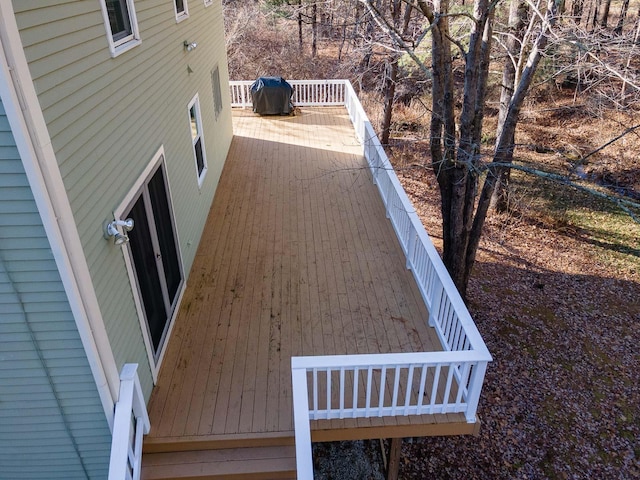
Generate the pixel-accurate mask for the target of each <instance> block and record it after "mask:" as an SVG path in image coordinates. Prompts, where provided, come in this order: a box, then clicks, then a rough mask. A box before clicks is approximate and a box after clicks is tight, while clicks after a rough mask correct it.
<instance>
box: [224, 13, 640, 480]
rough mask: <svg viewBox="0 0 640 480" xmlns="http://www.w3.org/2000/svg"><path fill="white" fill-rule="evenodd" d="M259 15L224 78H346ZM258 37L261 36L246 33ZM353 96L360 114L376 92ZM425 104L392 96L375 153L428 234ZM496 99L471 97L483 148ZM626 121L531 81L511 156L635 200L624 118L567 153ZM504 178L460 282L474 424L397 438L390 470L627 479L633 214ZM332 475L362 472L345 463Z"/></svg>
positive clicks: (432, 208) (633, 139)
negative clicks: (480, 372)
mask: <svg viewBox="0 0 640 480" xmlns="http://www.w3.org/2000/svg"><path fill="white" fill-rule="evenodd" d="M269 28H270V29H271V33H269V31H265V30H263V29H257V28H256V29H255V30H254V31H253V33H252V34H251V35H252V38H251V45H253V46H254V48H253V49H252V52H253V53H252V52H251V51H249V50H248V49H245V50H243V51H242V56H241V57H237V58H236V61H235V62H234V61H232V62H231V67H230V71H231V75H232V78H233V79H247V78H249V79H251V78H255V77H257V76H259V75H274V74H278V75H283V76H285V77H286V78H315V77H318V76H319V77H321V78H336V77H340V78H344V77H348V73H349V71H350V68H351V67H349V66H348V65H347V64H340V63H337V62H336V60H335V49H334V50H333V51H331V50H330V49H329V50H323V49H322V48H321V50H320V56H319V58H317V59H314V60H311V59H309V57H308V56H304V55H302V56H301V55H296V54H295V49H294V48H292V47H290V46H287V41H288V42H289V45H291V44H293V46H295V39H294V38H292V37H291V35H292V34H291V32H293V31H295V29H293V28H291V29H289V30H288V33H286V34H285V32H283V30H278V27H277V25H275V24H273V25H270V27H269ZM274 32H276V34H275V35H274ZM287 38H288V40H287ZM236 39H237V41H239V42H240V41H247V38H246V37H245V38H242V35H237V37H236ZM260 42H264V45H265V46H264V47H263V48H262V49H260V48H255V46H256V45H258V44H259V43H260ZM231 57H233V55H230V58H231ZM318 72H322V73H318ZM365 90H366V89H365ZM367 97H368V98H367ZM363 98H364V99H365V100H367V101H365V102H364V103H365V108H367V110H368V113H369V115H370V117H371V119H372V122H373V124H374V125H376V124H377V121H376V118H377V117H378V116H379V114H380V104H379V100H377V101H376V100H375V98H374V95H373V94H371V95H366V94H365V95H363ZM428 104H429V103H428V101H427V100H425V99H423V101H421V102H412V106H411V107H403V106H401V105H400V106H398V107H397V109H396V110H395V113H394V118H395V120H394V127H393V128H394V129H395V133H394V135H393V136H392V140H391V142H390V146H389V147H390V148H388V153H389V154H390V157H391V158H392V162H393V163H394V166H395V168H396V170H397V172H398V175H399V177H400V179H401V182H402V184H403V185H404V187H405V189H406V191H407V193H408V194H409V196H410V198H411V200H412V201H413V203H414V205H415V207H416V209H417V211H418V212H419V214H420V216H421V218H422V220H423V223H424V225H425V227H426V229H427V231H428V232H429V234H430V235H431V237H432V239H433V241H434V243H435V244H436V246H437V248H440V247H441V229H442V225H441V215H440V197H439V191H438V186H437V182H436V178H435V175H434V172H433V170H432V169H431V168H430V167H429V158H428V137H427V136H428V121H429V116H428V108H427V107H426V106H425V105H427V106H428ZM496 107H497V105H496V104H495V102H494V103H493V104H488V108H487V118H486V121H485V131H486V132H487V134H486V145H484V147H485V148H486V149H487V150H489V149H490V147H491V146H492V144H493V142H494V137H492V135H491V132H492V131H495V122H496V118H495V113H496ZM639 120H640V113H638V112H637V111H636V112H634V111H621V110H610V109H607V108H604V107H603V106H602V105H601V104H599V103H598V101H597V99H594V98H593V97H592V96H588V95H582V94H576V92H574V91H558V90H556V89H555V86H554V87H553V88H549V87H547V88H546V89H542V90H538V91H537V92H534V94H533V95H532V96H531V99H530V100H529V101H528V102H527V105H526V108H524V109H523V112H522V114H521V118H520V127H519V130H518V133H517V142H518V146H517V149H516V153H515V156H516V158H517V160H518V161H519V162H520V163H521V164H523V165H527V166H529V167H532V168H538V169H542V170H546V171H551V172H556V173H560V174H563V175H568V174H573V178H575V179H577V178H578V177H581V178H583V179H585V180H588V181H592V182H593V183H592V184H591V186H592V187H593V188H599V187H598V184H607V185H610V187H611V188H612V189H613V190H616V191H625V192H626V193H627V194H628V195H630V197H629V198H636V199H637V198H638V195H639V194H640V160H639V153H638V152H640V129H638V130H635V131H633V132H630V133H628V134H627V135H625V136H624V137H622V138H620V139H619V140H618V141H616V142H614V143H613V144H611V145H610V146H608V147H606V148H604V149H603V150H601V151H599V152H598V153H596V154H594V155H592V156H590V157H589V158H588V160H587V161H584V162H581V161H580V159H582V158H584V156H585V155H587V154H588V153H589V152H592V151H593V150H595V149H596V148H598V147H599V146H602V145H604V144H605V143H607V142H608V141H610V140H611V139H613V138H615V137H616V136H618V135H620V134H621V133H623V132H624V131H625V130H626V129H628V128H629V127H632V126H634V125H636V124H639V123H640V121H639ZM513 186H514V190H513V195H512V199H513V203H512V205H511V209H510V213H508V214H496V213H492V214H490V216H489V218H488V220H487V225H486V227H485V231H484V234H483V239H482V243H481V246H480V251H479V254H478V257H477V260H476V264H475V267H474V269H473V274H472V277H471V280H470V283H469V288H468V293H467V297H468V306H469V310H470V312H471V315H472V317H473V318H474V320H475V322H476V324H477V326H478V329H479V330H480V333H481V334H482V337H483V338H484V340H485V342H486V344H487V346H488V348H489V351H490V352H491V354H492V355H493V362H492V363H491V364H490V365H489V368H488V371H487V375H486V380H485V384H484V388H483V391H482V394H481V399H480V405H479V410H478V411H479V416H480V419H481V422H482V426H481V429H480V434H479V435H478V436H470V437H441V438H421V439H411V440H410V441H405V442H404V445H403V449H402V459H401V466H400V478H401V479H405V480H406V479H423V478H429V479H435V480H438V479H462V478H464V479H468V480H472V479H487V480H488V479H513V478H526V479H546V478H548V479H561V480H567V479H583V478H594V479H595V478H598V479H600V478H602V479H634V478H640V354H639V351H638V345H640V224H638V223H636V222H634V221H633V220H632V219H631V217H629V216H628V215H626V214H625V213H623V212H621V211H620V210H618V209H617V208H616V207H615V206H614V205H613V204H611V203H607V202H606V201H603V200H597V199H595V198H594V197H592V196H590V195H587V194H585V193H581V192H579V191H576V190H574V189H570V188H568V187H566V186H562V185H558V184H553V183H551V182H548V181H545V180H542V179H541V178H539V177H535V176H531V175H525V174H522V173H519V172H514V174H513ZM344 448H345V449H349V450H350V449H351V446H345V447H344ZM371 448H372V447H371V445H369V444H366V445H365V448H364V450H363V451H365V452H366V451H371ZM331 452H333V449H332V447H329V446H317V447H316V449H315V454H316V460H315V461H316V463H317V464H318V465H320V464H323V463H327V462H326V458H329V456H330V455H333V453H331ZM325 457H326V458H325ZM376 462H378V460H376ZM329 463H330V462H329ZM351 463H352V464H355V462H351ZM322 478H334V479H339V478H347V476H341V475H340V474H338V473H334V474H324V476H322ZM348 478H362V479H367V478H374V477H373V474H371V473H364V472H363V473H353V472H351V473H349V474H348Z"/></svg>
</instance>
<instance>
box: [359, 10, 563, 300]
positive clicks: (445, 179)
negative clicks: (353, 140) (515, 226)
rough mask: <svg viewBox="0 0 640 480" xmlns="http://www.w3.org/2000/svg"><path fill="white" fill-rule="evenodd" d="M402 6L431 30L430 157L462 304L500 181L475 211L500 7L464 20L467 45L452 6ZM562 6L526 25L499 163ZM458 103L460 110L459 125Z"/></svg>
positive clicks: (384, 24)
mask: <svg viewBox="0 0 640 480" xmlns="http://www.w3.org/2000/svg"><path fill="white" fill-rule="evenodd" d="M361 1H362V2H363V3H364V4H365V6H366V7H367V8H368V10H369V12H370V14H371V15H372V16H373V17H375V18H376V21H377V22H378V25H379V26H380V27H381V28H382V29H383V30H385V32H387V34H388V35H389V36H390V37H391V38H392V39H393V40H394V41H395V42H396V44H397V45H398V46H399V47H400V48H402V49H404V50H405V51H406V52H407V53H408V54H409V56H410V57H411V58H412V59H413V60H414V61H416V62H417V63H418V64H420V65H421V68H423V69H426V66H425V65H422V64H421V61H420V59H419V58H418V56H417V55H416V53H415V51H414V49H413V47H412V46H411V45H409V44H407V43H406V42H405V41H404V40H403V39H402V36H401V34H400V33H399V32H398V31H397V30H396V29H395V28H394V26H393V25H392V24H390V23H389V22H388V21H386V20H385V18H384V17H382V16H380V15H379V14H378V13H377V11H376V9H375V8H374V5H373V4H372V0H361ZM405 1H407V2H409V3H410V4H411V5H412V6H413V7H414V8H415V9H417V10H418V11H419V12H420V13H421V14H422V15H423V16H424V18H425V19H426V20H427V22H428V24H429V30H430V34H431V59H432V61H431V73H432V78H433V86H432V116H431V125H430V152H431V163H432V166H433V169H434V171H435V172H436V177H437V181H438V186H439V188H440V194H441V199H442V204H441V210H442V219H443V225H442V228H443V232H442V233H443V261H444V263H445V265H446V266H447V269H448V270H449V273H450V274H451V277H452V279H453V281H454V282H455V284H456V286H457V287H458V289H459V291H460V293H461V294H462V295H463V296H465V295H466V289H467V284H468V280H469V276H470V274H471V270H472V268H473V264H474V262H475V257H476V252H477V249H478V245H479V242H480V237H481V233H482V229H483V226H484V222H485V219H486V215H487V211H488V208H489V204H490V200H491V196H492V194H493V190H494V188H495V183H496V182H495V179H496V176H495V175H488V176H487V179H486V180H485V183H484V187H483V191H482V194H481V195H480V199H479V203H478V205H477V207H476V200H477V193H478V179H479V175H480V173H479V171H480V168H479V167H480V160H481V159H480V144H481V135H482V124H483V115H484V104H485V99H486V93H487V80H488V74H489V60H490V57H489V55H490V51H491V40H492V29H493V20H494V10H495V6H496V2H494V3H490V2H489V1H488V0H475V1H474V6H473V13H472V14H471V15H468V14H460V15H462V16H464V17H465V18H468V19H469V20H470V21H469V22H468V32H469V34H468V38H467V44H466V45H465V44H464V43H463V42H462V41H458V40H456V39H455V38H453V37H452V35H451V33H450V30H449V22H450V19H451V18H454V15H453V14H452V13H451V12H450V10H449V0H434V1H433V6H431V5H430V4H429V3H427V2H426V1H425V0H415V1H409V0H405ZM559 3H560V2H559V0H557V1H556V0H548V1H547V3H546V6H543V5H540V4H536V5H535V7H536V8H535V12H536V18H537V22H530V25H529V30H530V32H532V33H531V34H530V37H531V38H532V43H531V45H530V46H529V54H528V57H527V61H526V63H525V65H524V69H523V71H522V75H520V78H519V81H518V84H517V85H515V88H514V91H513V94H512V95H511V99H510V101H509V105H508V107H507V111H506V115H505V118H504V122H503V125H502V128H501V130H500V132H499V134H498V138H497V140H496V147H495V151H494V154H493V161H494V162H497V163H501V164H503V163H509V162H510V161H511V160H512V158H513V149H514V142H513V139H514V136H515V128H516V125H517V121H518V115H519V113H520V108H521V107H522V103H523V101H524V99H525V97H526V94H527V92H528V90H529V87H530V86H531V83H532V81H533V77H534V73H535V72H536V69H537V67H538V64H539V62H540V59H541V57H542V54H543V51H544V48H545V46H546V44H547V41H548V36H549V33H550V31H551V29H552V27H553V25H554V24H555V22H556V18H557V11H558V5H559ZM541 7H542V8H541ZM544 7H546V8H544ZM456 18H457V17H456ZM533 32H536V34H535V35H534V34H533ZM454 46H455V47H456V48H457V50H458V51H459V52H460V53H461V55H462V58H463V61H464V84H463V87H462V91H461V93H460V94H458V91H457V90H456V89H455V87H454V78H453V62H454V50H453V49H454ZM457 101H459V102H460V103H461V105H462V107H461V110H460V113H459V117H458V120H457V121H456V102H457Z"/></svg>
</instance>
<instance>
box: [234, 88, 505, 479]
mask: <svg viewBox="0 0 640 480" xmlns="http://www.w3.org/2000/svg"><path fill="white" fill-rule="evenodd" d="M252 83H253V82H250V81H249V82H231V95H232V105H233V106H237V107H247V106H251V94H250V93H251V92H250V89H251V85H252ZM289 83H291V84H292V86H294V99H293V102H294V104H295V105H299V106H306V105H310V106H314V105H336V104H337V105H344V106H345V107H346V109H347V111H348V112H349V116H350V118H351V121H352V123H353V126H354V129H355V133H356V137H357V138H358V140H359V141H360V142H361V143H362V144H363V146H364V156H365V158H366V159H367V162H368V164H369V168H370V169H371V174H372V176H373V181H374V183H375V184H376V185H377V186H378V190H379V192H380V196H381V198H382V201H383V202H384V205H385V208H386V212H387V217H388V218H389V219H390V220H391V223H392V225H393V228H394V230H395V232H396V235H397V236H398V240H399V241H400V245H402V249H403V251H404V253H405V255H406V259H407V268H408V269H410V270H411V271H412V273H413V276H414V278H415V280H416V282H417V284H418V288H419V289H420V293H421V294H422V298H423V299H424V302H425V304H426V305H427V308H428V309H429V325H430V326H432V327H434V329H435V331H436V332H437V334H438V337H439V339H440V342H441V346H442V350H443V351H440V352H418V353H389V354H372V355H332V356H315V357H293V358H292V359H291V368H292V382H293V406H294V421H295V435H296V461H297V467H298V478H299V479H311V478H313V463H312V458H311V431H310V425H309V421H310V420H321V419H339V418H362V417H385V416H407V415H424V414H436V413H463V414H464V415H465V418H466V420H467V422H469V423H474V422H475V421H476V410H477V407H478V400H479V398H480V391H481V389H482V384H483V381H484V375H485V372H486V368H487V363H488V362H490V361H491V360H492V359H491V355H490V354H489V351H488V350H487V348H486V346H485V344H484V341H483V340H482V337H481V336H480V333H479V332H478V329H477V328H476V325H475V323H474V322H473V320H472V319H471V316H470V315H469V312H468V310H467V308H466V306H465V304H464V302H463V301H462V298H461V297H460V294H459V292H458V290H457V289H456V287H455V285H454V283H453V281H452V280H451V277H450V276H449V273H448V272H447V269H446V268H445V266H444V264H443V263H442V260H441V258H440V255H438V252H437V250H436V249H435V247H434V246H433V243H432V242H431V239H430V238H429V235H428V234H427V232H426V230H425V229H424V226H423V225H422V222H421V221H420V218H419V217H418V215H417V213H416V211H415V209H414V208H413V205H412V204H411V202H410V200H409V198H408V197H407V195H406V193H405V191H404V189H403V188H402V185H401V184H400V181H399V180H398V177H397V175H396V173H395V171H394V170H393V167H392V166H391V162H390V161H389V159H388V157H387V155H386V153H385V151H384V149H383V148H382V145H381V144H380V141H379V140H378V137H377V135H376V134H375V132H374V130H373V127H372V126H371V123H370V122H369V119H368V118H367V115H366V113H365V112H364V109H363V108H362V105H361V104H360V100H359V99H358V97H357V95H356V93H355V91H354V90H353V87H352V86H351V83H350V82H349V81H348V80H310V81H305V80H298V81H296V80H294V81H289ZM319 392H324V394H323V395H322V396H320V394H319Z"/></svg>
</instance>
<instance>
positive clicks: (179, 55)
mask: <svg viewBox="0 0 640 480" xmlns="http://www.w3.org/2000/svg"><path fill="white" fill-rule="evenodd" d="M188 5H189V13H190V17H189V18H188V19H186V20H183V21H181V22H180V23H176V20H175V15H174V10H173V2H172V1H171V0H136V1H135V7H136V13H137V17H138V25H139V29H140V35H141V37H142V44H141V45H139V46H137V47H135V48H133V49H132V50H129V51H128V52H125V53H123V54H122V55H120V56H118V57H116V58H112V57H111V56H110V52H109V48H108V43H107V38H106V33H105V26H104V22H103V18H102V14H101V11H100V5H99V1H98V0H95V1H91V2H87V1H67V2H60V1H59V0H39V1H35V0H34V1H24V0H16V1H14V8H15V10H16V18H17V20H18V26H19V28H20V34H21V38H22V41H23V44H24V47H25V52H26V54H27V59H28V61H29V66H30V69H31V73H32V76H33V78H34V83H35V86H36V90H37V92H38V96H39V100H40V104H41V106H42V109H43V111H44V115H45V119H46V122H47V125H48V128H49V133H50V135H51V138H52V142H53V147H54V149H55V152H56V156H57V159H58V163H59V165H60V170H61V172H62V175H63V179H64V183H65V187H66V189H67V192H68V195H69V198H70V201H71V205H72V209H73V213H74V216H75V219H76V223H77V225H78V229H79V232H80V236H81V240H82V243H83V247H84V251H85V255H86V257H87V260H88V263H89V268H90V271H91V275H92V279H93V282H94V287H95V289H96V292H97V295H98V300H99V302H100V307H101V311H102V314H103V317H104V319H105V325H106V328H107V332H108V335H109V339H110V343H111V345H112V348H113V351H114V356H115V358H116V362H117V363H118V368H120V367H121V366H122V365H123V364H124V363H127V362H133V363H138V364H140V369H139V373H140V376H141V383H142V386H143V390H144V391H145V394H146V395H147V396H148V395H149V394H150V391H151V387H152V378H151V374H150V370H149V365H148V361H147V357H146V350H145V348H144V344H143V339H142V332H141V329H140V326H139V320H138V317H137V314H136V310H135V305H134V301H133V292H132V289H131V287H130V284H129V279H128V277H127V273H126V269H125V264H124V259H123V253H122V250H121V249H120V248H119V247H115V246H113V245H112V244H111V243H110V242H107V241H105V240H104V239H103V237H102V223H103V221H104V220H107V219H109V218H112V212H113V210H114V209H115V208H117V206H118V205H119V204H120V203H121V201H122V200H123V198H124V197H125V195H126V194H127V192H128V191H129V190H130V189H131V187H132V184H133V183H134V182H135V180H136V179H137V178H138V177H139V175H140V173H141V172H142V171H143V169H144V168H145V166H146V165H147V164H148V163H149V161H150V160H151V158H152V156H153V155H154V154H155V152H156V151H157V150H158V148H159V147H160V146H161V145H164V148H165V155H166V163H167V169H168V180H169V184H170V188H171V192H172V200H173V206H174V213H175V217H176V222H177V229H178V237H179V242H180V247H181V249H182V259H183V263H184V269H185V274H186V275H188V273H189V270H190V268H191V266H192V263H193V260H194V257H195V252H196V248H197V245H198V242H199V239H200V235H201V233H202V230H203V227H204V222H205V220H206V217H207V214H208V211H209V207H210V205H211V201H212V199H213V195H214V192H215V188H216V185H217V182H218V179H219V176H220V173H221V171H222V166H223V163H224V160H225V158H226V154H227V151H228V148H229V145H230V142H231V137H232V131H231V113H230V108H229V106H228V105H229V92H228V87H227V79H228V73H227V61H226V53H225V42H224V35H223V30H224V29H223V23H222V7H221V5H220V1H219V0H216V1H214V4H213V5H212V6H209V7H206V8H205V6H204V2H203V0H189V2H188ZM185 40H188V41H190V42H197V43H198V47H197V49H195V50H194V51H192V52H186V51H185V49H184V47H183V42H184V41H185ZM216 64H219V65H220V73H221V82H222V85H223V88H222V90H223V100H224V102H225V108H224V109H223V111H222V113H221V115H220V116H219V117H218V119H217V121H216V119H215V114H214V109H213V93H212V86H211V71H212V70H213V69H214V67H215V65H216ZM188 69H190V70H191V72H192V73H189V71H188ZM196 93H199V95H200V105H201V111H202V120H203V124H204V125H203V126H204V140H205V150H206V154H207V161H208V167H209V169H208V173H207V176H206V179H205V182H204V185H203V186H202V188H201V189H199V188H198V184H197V174H196V166H195V160H194V156H193V151H192V145H191V137H190V131H189V124H188V111H187V106H188V103H189V101H190V100H191V99H192V98H193V96H194V95H195V94H196Z"/></svg>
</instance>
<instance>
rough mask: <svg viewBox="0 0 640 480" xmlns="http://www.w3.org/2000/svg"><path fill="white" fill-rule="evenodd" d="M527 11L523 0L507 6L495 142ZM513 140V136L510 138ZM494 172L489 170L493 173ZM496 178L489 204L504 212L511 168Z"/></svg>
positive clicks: (512, 86) (511, 86)
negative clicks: (507, 17) (507, 16)
mask: <svg viewBox="0 0 640 480" xmlns="http://www.w3.org/2000/svg"><path fill="white" fill-rule="evenodd" d="M526 13H527V4H526V2H525V1H524V0H511V5H510V7H509V23H508V28H507V37H506V39H505V41H504V43H505V48H506V50H507V58H506V60H505V62H504V70H503V71H502V87H501V89H500V107H499V110H498V127H497V130H496V142H497V141H498V138H500V135H501V133H502V128H503V126H504V122H505V119H506V118H507V112H508V111H509V103H510V102H511V97H512V96H513V91H514V89H515V84H516V77H517V76H518V73H519V72H517V65H518V63H519V62H518V59H519V57H520V42H519V41H518V39H519V38H522V33H523V30H524V26H525V21H526ZM511 140H512V142H515V137H514V138H512V139H511ZM493 173H494V172H489V174H493ZM495 174H496V175H497V177H498V178H496V186H495V191H494V193H493V195H492V198H491V204H492V205H493V206H494V208H495V209H496V211H498V212H506V211H507V210H508V208H509V193H510V188H509V182H510V181H511V169H510V168H504V169H500V170H498V171H497V172H495Z"/></svg>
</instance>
